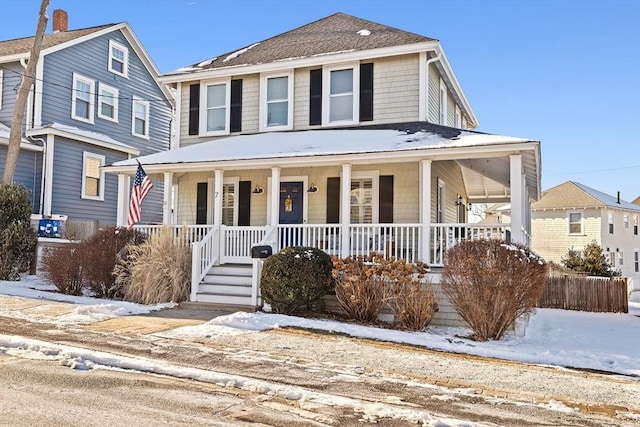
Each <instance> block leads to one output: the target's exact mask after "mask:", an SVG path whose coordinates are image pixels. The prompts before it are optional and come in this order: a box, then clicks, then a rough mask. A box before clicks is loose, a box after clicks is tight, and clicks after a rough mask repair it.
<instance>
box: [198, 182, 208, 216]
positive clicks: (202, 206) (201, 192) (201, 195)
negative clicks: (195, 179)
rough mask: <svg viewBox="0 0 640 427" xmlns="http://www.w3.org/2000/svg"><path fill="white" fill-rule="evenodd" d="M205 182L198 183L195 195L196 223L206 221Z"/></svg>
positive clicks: (206, 188) (206, 187) (206, 186)
mask: <svg viewBox="0 0 640 427" xmlns="http://www.w3.org/2000/svg"><path fill="white" fill-rule="evenodd" d="M208 187H209V186H208V185H207V183H206V182H199V183H198V192H197V196H196V224H206V223H207V191H208Z"/></svg>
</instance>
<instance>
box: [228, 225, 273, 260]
mask: <svg viewBox="0 0 640 427" xmlns="http://www.w3.org/2000/svg"><path fill="white" fill-rule="evenodd" d="M266 233H267V227H266V226H262V227H235V226H234V227H231V226H226V225H223V226H221V227H220V263H221V264H225V263H231V262H236V263H249V262H251V248H252V247H253V246H255V245H257V244H259V243H260V242H261V241H262V240H263V239H264V236H265V234H266Z"/></svg>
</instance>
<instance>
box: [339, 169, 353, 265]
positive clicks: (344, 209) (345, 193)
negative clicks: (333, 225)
mask: <svg viewBox="0 0 640 427" xmlns="http://www.w3.org/2000/svg"><path fill="white" fill-rule="evenodd" d="M340 182H341V184H342V185H341V186H342V189H341V192H340V226H341V230H340V236H341V238H340V257H341V258H346V257H348V256H349V252H350V250H349V242H350V240H351V236H350V234H349V225H350V222H351V165H350V164H348V163H346V164H343V165H342V179H341V181H340Z"/></svg>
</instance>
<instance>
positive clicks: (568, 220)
mask: <svg viewBox="0 0 640 427" xmlns="http://www.w3.org/2000/svg"><path fill="white" fill-rule="evenodd" d="M571 214H580V232H579V233H572V232H571ZM567 234H568V235H570V236H584V213H583V212H582V211H569V212H567Z"/></svg>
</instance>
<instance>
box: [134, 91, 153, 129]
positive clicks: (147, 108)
mask: <svg viewBox="0 0 640 427" xmlns="http://www.w3.org/2000/svg"><path fill="white" fill-rule="evenodd" d="M136 104H142V105H144V106H146V110H147V114H146V117H145V123H144V128H145V129H144V132H145V134H144V135H142V134H139V133H136V114H135V111H136ZM150 119H151V105H150V103H149V101H145V100H143V99H142V98H138V97H137V96H134V97H133V100H132V101H131V135H133V136H137V137H139V138H144V139H150V137H149V120H150Z"/></svg>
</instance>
